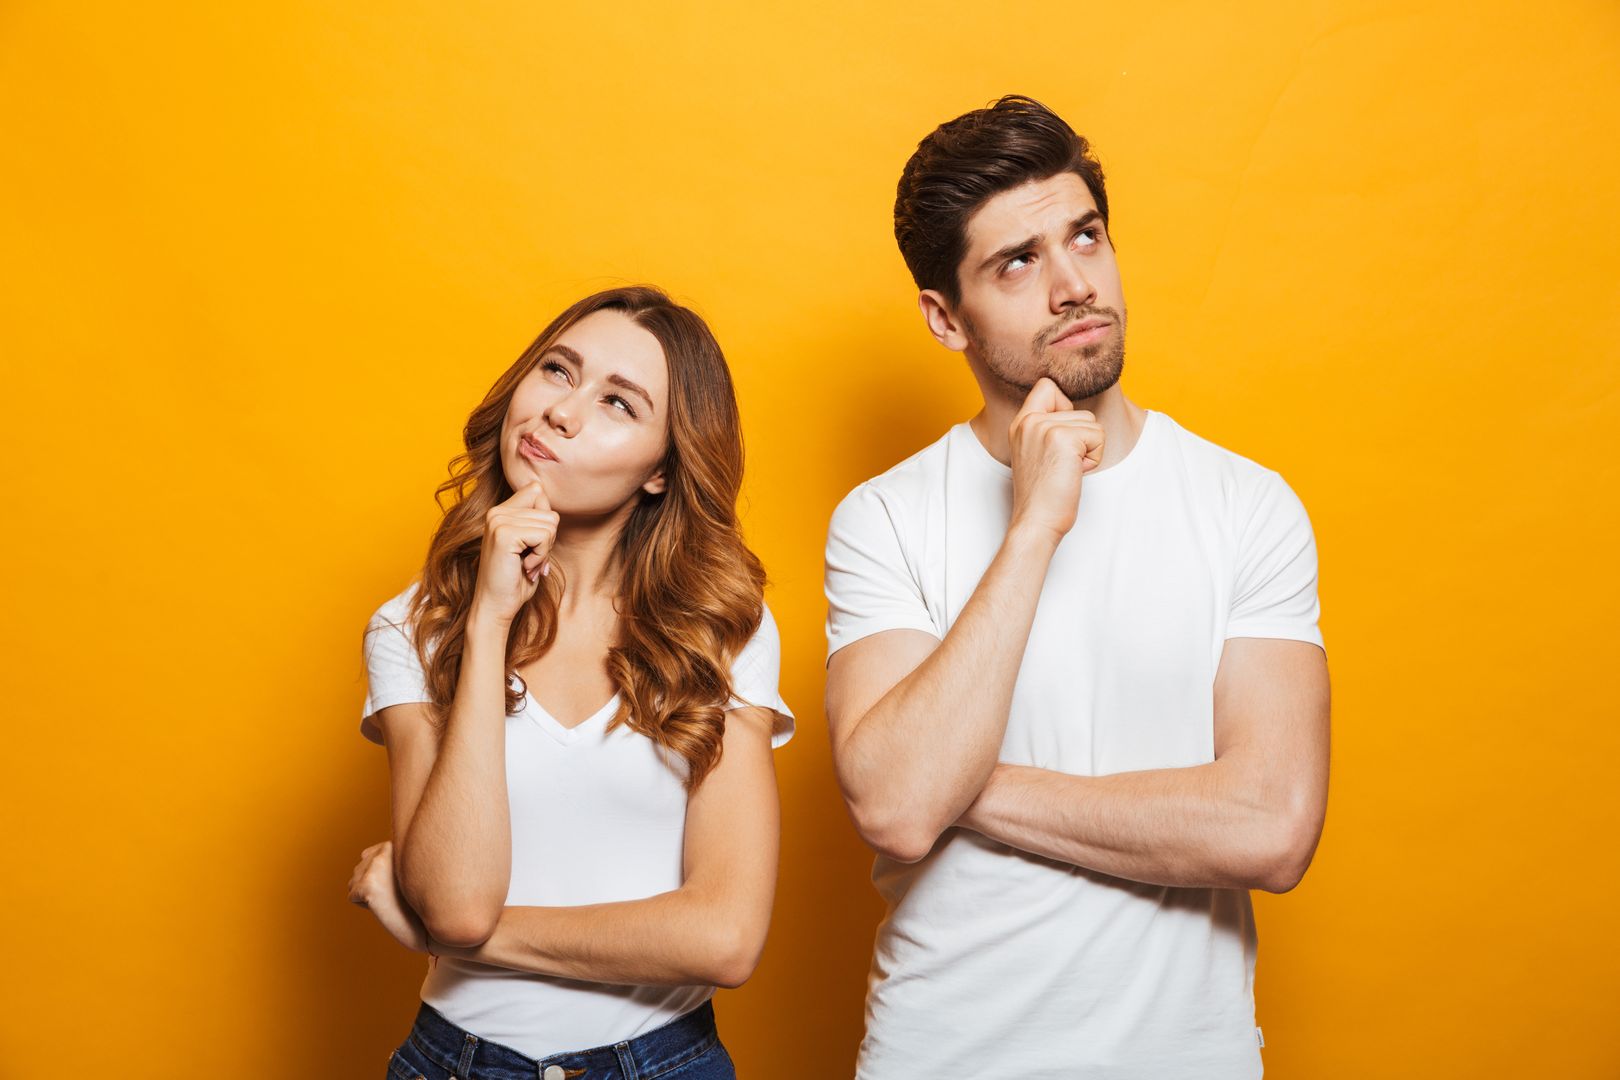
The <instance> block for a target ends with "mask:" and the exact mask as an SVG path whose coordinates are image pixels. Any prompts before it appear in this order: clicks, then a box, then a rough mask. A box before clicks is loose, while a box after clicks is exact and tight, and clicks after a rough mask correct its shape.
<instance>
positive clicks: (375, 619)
mask: <svg viewBox="0 0 1620 1080" xmlns="http://www.w3.org/2000/svg"><path fill="white" fill-rule="evenodd" d="M420 587H421V582H419V581H412V582H411V583H410V584H409V585H407V586H405V588H404V589H402V590H401V591H400V592H397V593H395V594H394V595H393V596H392V597H390V598H389V599H388V600H385V601H384V602H383V604H382V606H381V607H379V608H378V609H377V610H376V611H373V612H372V613H371V618H370V619H368V620H367V621H366V633H367V634H368V635H369V634H371V633H373V632H375V631H378V630H385V629H388V628H390V627H392V628H394V629H397V630H398V631H399V632H400V633H401V634H404V635H405V637H406V638H407V639H408V638H409V637H410V636H411V632H410V626H409V615H410V611H411V600H412V599H413V598H414V597H415V596H416V592H417V589H419V588H420Z"/></svg>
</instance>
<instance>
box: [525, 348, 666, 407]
mask: <svg viewBox="0 0 1620 1080" xmlns="http://www.w3.org/2000/svg"><path fill="white" fill-rule="evenodd" d="M554 352H556V353H562V354H563V355H564V356H566V357H567V358H568V359H569V360H572V361H573V362H574V366H575V367H577V368H580V369H581V370H583V369H584V367H585V358H584V357H583V356H581V355H579V353H577V352H575V351H574V350H573V349H571V348H569V347H568V346H567V345H562V344H553V345H552V346H551V348H549V349H547V350H546V353H545V354H546V355H550V354H551V353H554ZM607 381H608V382H610V383H612V384H613V385H614V386H622V387H624V388H625V389H626V390H628V391H630V392H631V393H632V394H640V395H641V396H642V398H643V399H644V400H645V401H646V402H647V411H648V412H656V411H657V409H656V408H654V406H653V399H652V395H651V394H649V393H647V391H645V390H643V389H642V388H641V386H640V385H639V384H637V383H633V382H631V381H630V380H629V379H627V378H625V377H624V376H623V375H617V374H615V375H609V376H608V377H607Z"/></svg>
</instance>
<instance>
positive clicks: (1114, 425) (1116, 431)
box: [968, 383, 1147, 470]
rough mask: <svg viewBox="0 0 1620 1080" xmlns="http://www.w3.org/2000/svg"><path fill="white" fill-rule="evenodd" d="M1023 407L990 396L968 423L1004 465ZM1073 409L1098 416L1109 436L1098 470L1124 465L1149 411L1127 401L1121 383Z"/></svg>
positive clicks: (1008, 462)
mask: <svg viewBox="0 0 1620 1080" xmlns="http://www.w3.org/2000/svg"><path fill="white" fill-rule="evenodd" d="M1023 404H1024V403H1023V400H1022V399H1019V400H1016V401H1015V400H1012V399H1010V398H1003V397H1001V396H999V395H988V396H986V398H985V403H984V408H983V409H980V410H979V412H978V413H977V414H976V415H975V416H974V417H973V419H971V420H969V421H968V424H969V426H971V427H972V428H973V434H974V435H976V436H978V439H979V442H980V444H981V445H983V447H984V448H985V449H986V450H988V451H989V452H990V456H991V457H993V458H995V459H996V460H997V461H999V462H1001V463H1002V464H1003V465H1009V466H1010V465H1011V464H1012V441H1011V437H1010V436H1009V434H1008V428H1010V427H1012V422H1013V417H1015V416H1017V415H1018V410H1019V409H1021V408H1022V407H1023ZM1074 407H1075V408H1076V409H1088V410H1090V411H1091V412H1092V413H1094V414H1096V417H1097V422H1098V423H1099V424H1101V425H1102V429H1103V432H1104V433H1105V434H1106V436H1107V438H1106V440H1105V441H1104V443H1103V456H1102V464H1101V465H1099V466H1098V469H1099V470H1100V469H1107V468H1110V467H1111V466H1114V465H1117V464H1118V463H1119V462H1120V461H1123V460H1124V458H1125V455H1126V454H1129V453H1130V452H1131V449H1132V448H1133V447H1134V446H1135V445H1136V440H1137V439H1139V438H1140V437H1141V435H1142V425H1143V424H1145V423H1146V422H1147V410H1146V409H1144V408H1142V407H1141V406H1140V405H1138V404H1136V403H1135V402H1134V401H1132V400H1130V399H1129V398H1127V397H1126V396H1125V391H1123V390H1122V389H1120V386H1119V384H1118V383H1115V384H1114V385H1113V386H1110V387H1109V388H1108V389H1107V390H1104V391H1103V392H1102V393H1100V394H1098V395H1096V396H1095V397H1089V398H1085V399H1083V400H1081V401H1077V402H1075V403H1074Z"/></svg>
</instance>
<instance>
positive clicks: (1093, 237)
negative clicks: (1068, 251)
mask: <svg viewBox="0 0 1620 1080" xmlns="http://www.w3.org/2000/svg"><path fill="white" fill-rule="evenodd" d="M1074 238H1075V239H1076V240H1078V241H1082V243H1081V245H1080V246H1081V247H1090V246H1091V245H1092V244H1095V243H1096V242H1097V230H1096V229H1081V230H1080V231H1079V232H1077V233H1075V234H1074Z"/></svg>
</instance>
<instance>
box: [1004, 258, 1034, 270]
mask: <svg viewBox="0 0 1620 1080" xmlns="http://www.w3.org/2000/svg"><path fill="white" fill-rule="evenodd" d="M1029 260H1030V256H1028V255H1014V256H1013V257H1012V258H1010V259H1008V260H1007V261H1006V262H1005V263H1003V264H1002V266H1001V268H1002V269H1003V270H1018V269H1020V266H1019V264H1020V263H1027V262H1029Z"/></svg>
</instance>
